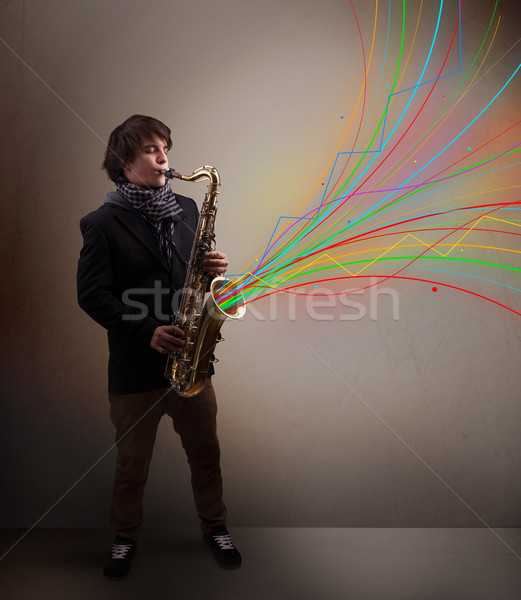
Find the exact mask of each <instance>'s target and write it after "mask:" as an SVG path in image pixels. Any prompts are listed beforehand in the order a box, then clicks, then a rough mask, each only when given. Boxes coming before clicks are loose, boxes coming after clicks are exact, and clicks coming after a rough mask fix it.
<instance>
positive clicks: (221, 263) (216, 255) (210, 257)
mask: <svg viewBox="0 0 521 600" xmlns="http://www.w3.org/2000/svg"><path fill="white" fill-rule="evenodd" d="M227 268H228V258H227V256H226V254H224V253H223V252H217V250H214V251H213V252H206V253H205V255H204V259H203V269H204V271H205V272H206V273H209V274H210V275H213V276H214V277H222V276H223V275H224V274H225V273H226V269H227Z"/></svg>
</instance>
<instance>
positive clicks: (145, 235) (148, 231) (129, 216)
mask: <svg viewBox="0 0 521 600" xmlns="http://www.w3.org/2000/svg"><path fill="white" fill-rule="evenodd" d="M116 218H117V220H118V221H119V222H120V223H121V225H122V226H123V227H124V228H125V229H126V230H127V231H128V232H129V233H131V234H132V235H133V236H134V238H135V239H136V240H138V241H139V242H140V243H141V244H143V245H144V246H145V247H146V249H147V250H148V251H149V252H150V253H151V254H152V255H153V256H154V257H155V258H156V260H158V261H159V262H160V263H161V264H162V265H163V267H164V268H165V269H166V270H167V271H170V269H169V267H168V264H167V262H166V260H165V258H164V256H163V253H162V252H161V248H160V247H159V241H158V239H157V236H156V234H155V232H154V230H153V229H152V225H149V224H148V223H147V222H146V221H145V220H144V219H143V217H142V216H141V215H140V214H139V213H132V212H129V211H117V214H116Z"/></svg>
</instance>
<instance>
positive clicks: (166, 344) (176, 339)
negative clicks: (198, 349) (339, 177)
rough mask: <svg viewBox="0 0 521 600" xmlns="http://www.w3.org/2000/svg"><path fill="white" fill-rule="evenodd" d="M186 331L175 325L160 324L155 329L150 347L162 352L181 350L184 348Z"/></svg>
mask: <svg viewBox="0 0 521 600" xmlns="http://www.w3.org/2000/svg"><path fill="white" fill-rule="evenodd" d="M184 336H185V332H184V331H183V330H182V329H180V328H179V327H176V326H175V325H160V326H159V327H157V328H156V330H155V331H154V335H153V336H152V339H151V340H150V347H151V348H153V349H154V350H157V351H158V352H161V354H168V353H169V352H179V351H181V350H182V349H183V346H184V344H185V341H184V339H183V338H184Z"/></svg>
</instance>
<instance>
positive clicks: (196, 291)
mask: <svg viewBox="0 0 521 600" xmlns="http://www.w3.org/2000/svg"><path fill="white" fill-rule="evenodd" d="M164 174H165V175H166V176H167V177H169V178H172V177H176V178H177V179H181V180H183V181H200V180H202V179H209V180H210V183H209V185H208V191H207V193H206V196H205V198H204V202H203V206H202V208H201V211H200V216H199V223H198V225H197V232H196V235H195V239H194V243H193V246H192V252H191V255H190V262H189V264H188V269H187V273H186V279H185V285H184V288H183V292H182V294H181V301H180V304H179V310H178V312H177V313H176V314H175V315H174V318H173V324H174V325H176V326H177V327H180V328H181V329H183V331H184V332H185V338H184V340H185V344H184V346H183V349H182V350H181V351H179V352H171V353H170V354H169V355H168V359H167V364H166V369H165V377H166V378H167V379H168V380H169V381H170V385H171V386H172V388H173V389H174V390H175V391H176V392H177V393H178V394H179V395H180V396H185V397H193V396H196V395H197V394H198V393H199V392H200V391H201V389H202V388H203V386H204V383H205V381H206V377H207V373H208V368H209V365H210V362H215V361H214V360H213V351H214V349H215V345H216V344H217V342H218V341H219V339H218V338H219V335H220V333H219V332H220V329H221V326H222V324H223V322H224V321H225V320H226V319H227V318H231V319H240V318H241V317H243V316H244V313H245V312H246V309H245V307H244V304H242V303H239V302H237V303H236V304H234V305H233V306H232V307H231V308H230V309H229V310H226V311H224V310H222V309H221V308H220V307H219V305H218V300H217V297H218V295H219V294H222V293H223V292H226V293H228V292H231V291H232V290H233V286H232V285H230V284H229V283H227V282H226V279H225V278H224V277H215V278H213V280H212V282H211V284H210V286H209V295H208V297H207V298H205V296H206V293H207V290H208V284H209V282H210V279H211V275H209V274H208V273H205V272H204V271H203V266H202V265H203V259H204V255H205V253H206V252H209V251H211V250H212V249H213V244H214V240H215V234H214V225H215V215H216V212H217V195H218V194H219V186H220V178H219V173H218V171H217V169H215V168H214V167H211V166H208V165H204V166H203V167H201V168H199V169H196V170H195V171H194V172H193V173H192V175H182V174H180V173H177V172H176V171H173V170H170V169H169V170H167V171H165V172H164Z"/></svg>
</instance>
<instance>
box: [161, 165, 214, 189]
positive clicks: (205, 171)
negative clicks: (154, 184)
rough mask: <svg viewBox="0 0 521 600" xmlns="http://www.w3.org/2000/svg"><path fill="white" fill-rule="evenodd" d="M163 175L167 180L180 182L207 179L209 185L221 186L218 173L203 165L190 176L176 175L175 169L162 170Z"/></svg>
mask: <svg viewBox="0 0 521 600" xmlns="http://www.w3.org/2000/svg"><path fill="white" fill-rule="evenodd" d="M161 173H163V175H165V176H166V177H168V179H174V178H175V179H181V180H182V181H200V180H201V179H209V180H210V185H213V186H219V185H221V178H220V177H219V171H218V170H217V169H216V168H215V167H212V166H210V165H203V166H202V167H199V168H198V169H196V170H195V171H194V172H193V173H192V174H191V175H183V174H182V173H178V172H177V171H176V170H175V169H164V170H162V171H161Z"/></svg>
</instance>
